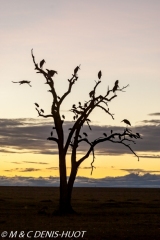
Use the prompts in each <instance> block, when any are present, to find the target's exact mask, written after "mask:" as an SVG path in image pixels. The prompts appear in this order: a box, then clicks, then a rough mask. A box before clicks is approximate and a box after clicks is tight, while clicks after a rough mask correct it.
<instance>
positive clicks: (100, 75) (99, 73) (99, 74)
mask: <svg viewBox="0 0 160 240" xmlns="http://www.w3.org/2000/svg"><path fill="white" fill-rule="evenodd" d="M101 77H102V72H101V71H99V72H98V78H99V79H101Z"/></svg>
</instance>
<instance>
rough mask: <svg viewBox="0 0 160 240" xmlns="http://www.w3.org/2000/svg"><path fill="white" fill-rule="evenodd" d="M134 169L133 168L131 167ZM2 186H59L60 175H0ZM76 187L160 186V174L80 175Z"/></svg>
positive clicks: (0, 184)
mask: <svg viewBox="0 0 160 240" xmlns="http://www.w3.org/2000/svg"><path fill="white" fill-rule="evenodd" d="M129 170H132V169H129ZM0 186H47V187H59V178H58V177H51V176H50V177H38V178H34V177H22V176H15V177H6V176H0ZM74 186H75V187H129V188H131V187H133V188H134V187H135V188H142V187H144V188H145V187H146V188H160V175H155V174H150V173H144V174H143V175H139V174H138V173H130V174H128V175H125V176H122V177H105V178H101V179H94V178H87V177H80V176H78V177H77V178H76V180H75V184H74Z"/></svg>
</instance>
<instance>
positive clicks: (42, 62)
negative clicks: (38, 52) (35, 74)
mask: <svg viewBox="0 0 160 240" xmlns="http://www.w3.org/2000/svg"><path fill="white" fill-rule="evenodd" d="M44 63H45V60H44V59H43V60H42V61H40V63H39V66H40V68H42V67H43V64H44Z"/></svg>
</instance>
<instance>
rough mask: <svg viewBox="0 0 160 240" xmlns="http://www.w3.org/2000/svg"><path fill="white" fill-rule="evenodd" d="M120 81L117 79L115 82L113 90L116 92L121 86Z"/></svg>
mask: <svg viewBox="0 0 160 240" xmlns="http://www.w3.org/2000/svg"><path fill="white" fill-rule="evenodd" d="M118 82H119V81H118V80H116V81H115V84H114V87H113V90H112V91H113V92H115V91H116V90H117V88H118V87H119V86H118Z"/></svg>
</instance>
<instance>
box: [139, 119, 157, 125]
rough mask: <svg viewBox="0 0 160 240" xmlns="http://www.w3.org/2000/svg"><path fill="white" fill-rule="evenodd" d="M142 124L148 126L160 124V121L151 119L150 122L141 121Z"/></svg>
mask: <svg viewBox="0 0 160 240" xmlns="http://www.w3.org/2000/svg"><path fill="white" fill-rule="evenodd" d="M142 122H143V123H150V124H156V125H157V124H158V125H159V124H160V120H159V119H151V120H143V121H142Z"/></svg>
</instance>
